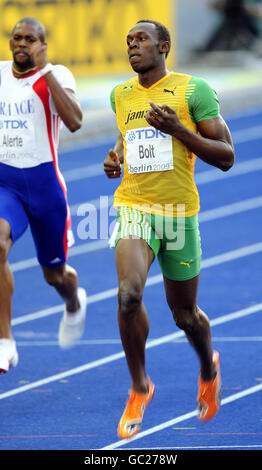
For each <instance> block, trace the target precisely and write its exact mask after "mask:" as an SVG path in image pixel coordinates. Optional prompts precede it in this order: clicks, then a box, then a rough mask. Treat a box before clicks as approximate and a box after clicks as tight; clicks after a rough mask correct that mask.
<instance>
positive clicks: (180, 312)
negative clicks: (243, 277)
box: [164, 276, 216, 381]
mask: <svg viewBox="0 0 262 470" xmlns="http://www.w3.org/2000/svg"><path fill="white" fill-rule="evenodd" d="M198 280H199V276H196V277H194V278H193V279H189V280H186V281H174V280H171V279H168V278H167V277H165V276H164V285H165V291H166V298H167V302H168V305H169V307H170V309H171V311H172V314H173V317H174V320H175V322H176V324H177V326H178V327H179V328H181V329H182V330H183V331H184V332H185V334H186V336H187V338H188V340H189V342H190V344H191V345H192V346H193V348H194V349H195V351H196V353H197V355H198V357H199V360H200V365H201V375H202V378H203V380H204V381H210V380H212V379H213V378H214V377H215V375H216V371H215V367H214V364H213V359H212V357H213V350H212V345H211V332H210V325H209V320H208V317H207V316H206V314H205V313H204V312H203V311H202V310H201V309H200V308H199V307H198V305H197V290H198Z"/></svg>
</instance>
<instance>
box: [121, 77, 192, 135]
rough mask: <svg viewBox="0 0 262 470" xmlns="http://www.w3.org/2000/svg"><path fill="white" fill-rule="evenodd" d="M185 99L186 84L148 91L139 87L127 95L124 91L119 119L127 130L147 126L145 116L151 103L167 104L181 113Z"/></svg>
mask: <svg viewBox="0 0 262 470" xmlns="http://www.w3.org/2000/svg"><path fill="white" fill-rule="evenodd" d="M184 97H185V86H184V84H176V83H174V82H173V83H168V84H166V85H165V84H164V85H162V86H159V87H156V88H152V89H148V90H145V89H141V88H138V87H134V89H131V90H129V91H128V92H126V93H124V90H123V92H122V93H121V96H120V99H119V108H118V109H119V113H118V114H119V118H120V120H121V123H122V125H123V126H124V127H125V128H126V129H134V128H136V127H143V126H147V125H148V124H147V121H146V119H145V115H146V113H147V111H148V110H149V109H151V107H150V103H149V101H153V102H154V103H156V104H162V105H163V104H166V105H168V106H170V107H171V108H172V109H174V110H175V111H176V112H179V109H180V108H181V105H182V106H183V104H184V102H185V100H184Z"/></svg>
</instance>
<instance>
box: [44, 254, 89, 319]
mask: <svg viewBox="0 0 262 470" xmlns="http://www.w3.org/2000/svg"><path fill="white" fill-rule="evenodd" d="M42 270H43V273H44V277H45V280H46V282H47V283H48V284H49V285H51V286H53V287H54V288H55V289H56V291H57V292H58V294H59V295H60V296H61V297H62V299H63V300H64V301H65V304H66V310H67V312H68V313H74V312H76V311H77V310H78V309H79V307H80V304H79V300H78V297H77V289H78V276H77V272H76V271H75V269H73V268H72V267H71V266H69V265H68V264H66V263H65V264H63V265H62V266H57V267H53V268H47V267H43V266H42Z"/></svg>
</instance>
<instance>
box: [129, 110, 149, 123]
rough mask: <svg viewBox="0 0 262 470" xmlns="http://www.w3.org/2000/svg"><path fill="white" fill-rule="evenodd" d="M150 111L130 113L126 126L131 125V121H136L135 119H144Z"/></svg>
mask: <svg viewBox="0 0 262 470" xmlns="http://www.w3.org/2000/svg"><path fill="white" fill-rule="evenodd" d="M147 111H148V109H146V110H144V109H143V110H141V111H131V110H130V111H129V113H128V115H127V119H126V122H125V125H126V124H128V123H129V121H134V120H135V119H143V117H144V116H145V114H146V113H147Z"/></svg>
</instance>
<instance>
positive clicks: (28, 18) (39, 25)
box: [12, 16, 46, 42]
mask: <svg viewBox="0 0 262 470" xmlns="http://www.w3.org/2000/svg"><path fill="white" fill-rule="evenodd" d="M21 23H26V24H31V25H32V26H35V27H36V28H37V32H38V34H39V39H40V41H41V42H45V37H46V30H45V27H44V26H43V25H42V23H40V21H38V20H37V19H36V18H33V17H31V16H26V17H25V18H22V19H21V20H19V21H18V22H17V23H16V25H15V27H14V29H13V31H12V36H13V34H14V32H15V29H16V27H17V26H18V25H19V24H21Z"/></svg>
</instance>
